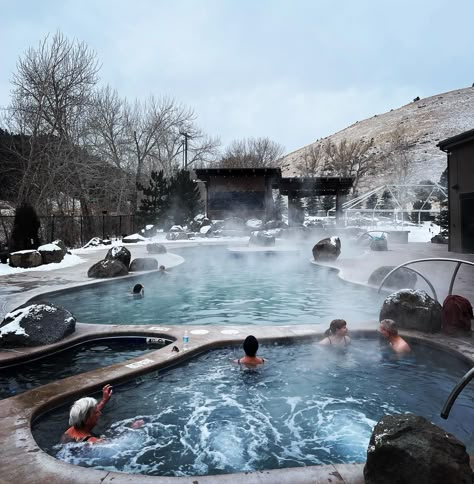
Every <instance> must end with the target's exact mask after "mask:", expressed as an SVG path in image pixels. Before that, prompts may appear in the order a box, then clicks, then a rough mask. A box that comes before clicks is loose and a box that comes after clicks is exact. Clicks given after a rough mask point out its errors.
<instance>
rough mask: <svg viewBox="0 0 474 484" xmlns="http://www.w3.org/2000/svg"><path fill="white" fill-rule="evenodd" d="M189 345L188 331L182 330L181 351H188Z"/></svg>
mask: <svg viewBox="0 0 474 484" xmlns="http://www.w3.org/2000/svg"><path fill="white" fill-rule="evenodd" d="M188 345H189V333H188V330H187V329H185V330H184V335H183V350H184V351H186V350H187V349H188Z"/></svg>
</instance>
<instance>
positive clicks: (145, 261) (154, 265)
mask: <svg viewBox="0 0 474 484" xmlns="http://www.w3.org/2000/svg"><path fill="white" fill-rule="evenodd" d="M155 269H158V261H157V260H156V259H154V258H153V257H140V258H138V259H133V260H132V263H131V264H130V272H136V271H153V270H155Z"/></svg>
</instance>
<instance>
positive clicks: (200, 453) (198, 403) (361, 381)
mask: <svg viewBox="0 0 474 484" xmlns="http://www.w3.org/2000/svg"><path fill="white" fill-rule="evenodd" d="M413 349H414V352H413V355H412V356H410V357H408V358H404V359H397V358H395V357H394V355H393V354H386V353H385V352H384V351H383V350H382V349H381V346H380V343H379V341H378V340H377V339H358V338H354V340H353V344H352V345H351V346H350V347H349V348H348V349H347V350H346V351H334V350H335V348H325V347H320V346H318V345H316V344H310V343H305V344H291V345H290V344H263V345H261V348H260V351H259V354H260V355H261V356H264V357H265V358H267V362H266V363H265V365H264V366H262V367H259V368H258V369H254V370H248V369H243V368H240V367H239V366H238V365H235V364H233V363H232V359H233V358H237V357H239V356H241V349H240V348H237V347H232V348H224V349H215V350H211V351H208V352H206V353H203V354H201V355H199V356H196V357H194V358H192V359H191V360H188V361H187V362H185V363H183V364H182V365H180V366H176V367H173V368H170V369H167V370H163V371H159V372H154V373H150V374H148V375H146V376H144V377H140V378H138V379H136V380H133V381H130V382H128V383H126V384H123V385H120V386H117V387H115V390H114V395H113V397H112V399H111V400H110V402H109V403H108V404H107V406H106V407H105V409H104V410H103V414H102V417H101V421H100V423H99V427H98V428H97V429H96V430H97V431H98V433H99V434H104V435H105V436H106V437H107V438H108V439H109V440H108V441H106V442H104V443H101V444H96V445H88V444H67V445H65V446H61V445H58V444H57V442H58V440H59V437H60V435H61V433H62V432H63V431H64V430H65V429H66V428H67V422H68V410H69V406H70V403H71V402H69V403H68V405H64V406H63V407H62V408H60V409H56V410H53V411H51V412H50V413H48V414H45V415H42V416H40V417H39V418H38V419H37V420H36V421H35V422H34V424H33V434H34V437H35V439H36V440H37V442H38V444H39V445H40V447H42V448H43V449H44V450H45V451H46V452H48V453H49V454H51V455H53V456H55V457H57V458H58V459H61V460H64V461H67V462H69V463H72V464H77V465H81V466H86V467H95V468H97V469H105V470H109V471H112V470H117V471H123V472H128V473H140V474H149V475H162V476H183V475H186V476H187V475H205V474H223V473H233V472H239V471H254V470H264V469H275V468H285V467H296V466H306V465H317V464H328V463H350V462H363V461H365V459H366V450H367V445H368V442H369V438H370V434H371V431H372V427H373V426H374V424H375V423H376V422H377V421H378V420H379V419H380V418H381V417H382V416H383V415H384V414H394V413H405V412H413V413H416V414H417V415H422V416H424V417H426V418H427V419H428V420H431V421H432V422H434V423H436V424H437V425H439V426H441V427H443V428H445V429H446V430H447V431H449V432H452V433H453V434H455V435H456V436H457V437H458V438H459V439H460V440H461V441H463V442H464V443H465V444H466V446H467V448H468V451H470V452H471V453H473V451H474V420H473V419H472V415H473V411H474V390H473V388H472V386H470V387H467V388H466V389H465V390H464V391H463V392H462V394H461V395H460V396H459V398H458V399H457V401H456V403H455V405H454V407H453V409H452V411H451V414H450V416H449V419H448V420H447V421H445V420H442V419H441V418H440V417H439V412H440V409H441V407H442V405H443V403H444V401H445V399H446V397H447V396H448V394H449V392H450V391H451V389H452V388H453V386H454V385H455V384H456V383H457V382H458V380H459V378H460V377H461V376H462V375H463V374H464V373H465V372H466V371H467V370H468V369H469V366H468V365H467V364H466V363H465V362H463V361H461V360H459V359H457V358H456V357H455V356H453V355H451V354H448V353H445V352H443V351H440V350H439V349H434V348H431V347H429V346H425V345H420V344H413ZM137 418H141V419H143V420H144V421H145V425H144V426H143V427H142V428H140V429H136V430H132V429H131V428H130V424H131V422H133V421H134V420H135V419H137Z"/></svg>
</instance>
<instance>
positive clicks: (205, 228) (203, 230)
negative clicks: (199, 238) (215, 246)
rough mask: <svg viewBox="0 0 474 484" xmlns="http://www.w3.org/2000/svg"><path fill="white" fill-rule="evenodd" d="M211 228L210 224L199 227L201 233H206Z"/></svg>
mask: <svg viewBox="0 0 474 484" xmlns="http://www.w3.org/2000/svg"><path fill="white" fill-rule="evenodd" d="M210 230H211V226H210V225H204V227H201V228H200V229H199V233H200V234H203V235H206V234H207V233H208V232H209V231H210Z"/></svg>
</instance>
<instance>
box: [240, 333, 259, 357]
mask: <svg viewBox="0 0 474 484" xmlns="http://www.w3.org/2000/svg"><path fill="white" fill-rule="evenodd" d="M243 347H244V351H245V354H246V355H247V356H255V355H256V354H257V351H258V341H257V338H256V337H255V336H252V335H249V336H247V337H246V338H245V341H244V345H243Z"/></svg>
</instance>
